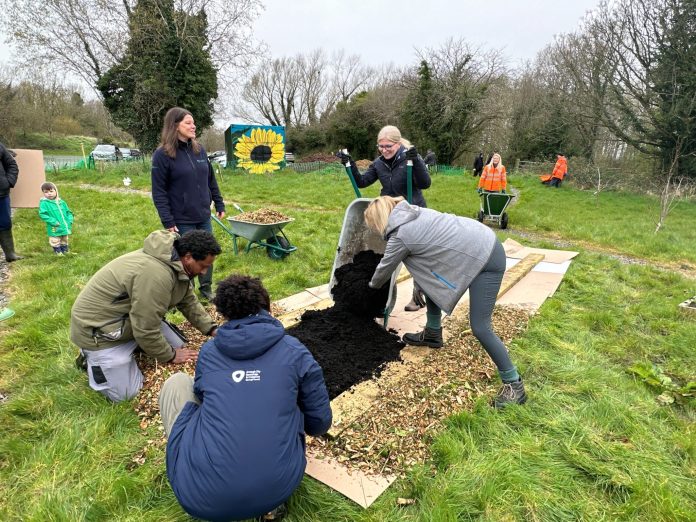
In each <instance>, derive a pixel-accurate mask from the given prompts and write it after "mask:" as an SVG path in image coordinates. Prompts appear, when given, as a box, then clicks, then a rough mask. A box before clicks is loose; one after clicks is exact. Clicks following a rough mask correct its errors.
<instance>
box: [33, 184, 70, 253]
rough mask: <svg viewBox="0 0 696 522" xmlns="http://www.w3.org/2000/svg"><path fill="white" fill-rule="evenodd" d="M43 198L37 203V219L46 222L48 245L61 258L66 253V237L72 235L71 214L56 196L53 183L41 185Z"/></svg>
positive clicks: (64, 203)
mask: <svg viewBox="0 0 696 522" xmlns="http://www.w3.org/2000/svg"><path fill="white" fill-rule="evenodd" d="M41 191H42V192H43V194H44V197H42V198H41V201H40V202H39V217H41V219H43V220H44V221H45V222H46V233H47V234H48V243H49V244H50V245H51V247H53V252H55V253H56V254H57V255H59V256H62V255H64V254H67V253H68V250H69V249H70V247H69V246H68V236H69V235H70V234H72V224H73V213H72V212H71V211H70V209H69V208H68V204H67V203H66V202H65V201H64V200H62V199H61V198H60V197H59V196H58V188H57V187H56V186H55V185H54V184H53V183H48V182H47V183H44V184H43V185H41Z"/></svg>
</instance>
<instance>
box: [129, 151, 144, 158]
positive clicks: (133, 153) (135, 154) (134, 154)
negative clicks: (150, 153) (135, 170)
mask: <svg viewBox="0 0 696 522" xmlns="http://www.w3.org/2000/svg"><path fill="white" fill-rule="evenodd" d="M130 155H131V158H142V157H143V153H142V152H140V149H131V150H130Z"/></svg>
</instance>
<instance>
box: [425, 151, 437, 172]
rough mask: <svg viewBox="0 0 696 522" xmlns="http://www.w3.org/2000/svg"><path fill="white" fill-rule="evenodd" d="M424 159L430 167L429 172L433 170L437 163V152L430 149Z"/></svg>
mask: <svg viewBox="0 0 696 522" xmlns="http://www.w3.org/2000/svg"><path fill="white" fill-rule="evenodd" d="M423 161H424V162H425V165H426V166H427V167H428V172H432V170H433V169H434V168H435V166H436V165H437V156H435V153H434V152H433V151H432V150H430V149H428V152H427V153H426V154H425V158H423Z"/></svg>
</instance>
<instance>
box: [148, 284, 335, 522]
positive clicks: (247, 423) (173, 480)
mask: <svg viewBox="0 0 696 522" xmlns="http://www.w3.org/2000/svg"><path fill="white" fill-rule="evenodd" d="M213 302H214V304H215V306H216V308H217V310H218V312H219V313H221V314H222V315H223V317H225V319H227V322H226V323H225V324H223V325H222V326H220V327H219V328H218V330H217V336H216V337H215V339H213V340H211V341H209V342H206V343H205V344H204V345H203V347H202V348H201V351H200V354H199V356H198V363H197V365H196V373H195V379H193V380H192V379H191V377H189V376H188V375H186V374H184V373H177V374H175V375H173V376H171V377H170V378H169V379H168V380H167V381H166V382H165V384H164V386H163V387H162V391H161V393H160V397H159V403H160V412H161V415H162V422H163V424H164V429H165V432H166V434H167V436H168V437H169V441H168V443H167V477H168V478H169V482H170V484H171V486H172V489H173V490H174V494H175V495H176V498H177V499H178V500H179V503H180V504H181V506H182V507H183V508H184V510H185V511H186V512H187V513H189V514H190V515H193V516H194V517H198V518H201V519H204V520H212V521H227V520H242V519H246V518H251V517H256V516H260V515H263V514H264V513H268V512H269V511H271V510H273V509H275V508H277V507H278V506H281V505H282V504H283V503H284V502H285V501H286V500H287V499H288V498H289V497H290V495H291V494H292V493H293V491H294V490H295V489H296V488H297V486H299V484H300V481H301V480H302V477H303V475H304V470H305V466H306V464H307V460H306V457H305V433H307V434H309V435H314V436H317V435H323V434H324V433H326V432H327V431H328V429H329V428H330V426H331V417H332V415H331V407H330V405H329V394H328V392H327V390H326V384H325V383H324V375H323V372H322V370H321V367H320V366H319V364H318V363H317V362H316V360H315V359H314V357H313V356H312V354H311V353H310V352H309V350H308V349H307V348H306V347H305V346H304V345H303V344H302V343H300V342H299V341H298V340H297V339H295V338H294V337H291V336H289V335H286V333H285V329H284V327H283V325H282V324H281V323H280V321H278V320H277V319H275V318H273V317H272V316H271V315H270V313H269V310H270V298H269V296H268V292H267V291H266V289H265V288H264V287H263V285H262V283H261V281H260V280H259V279H256V278H252V277H247V276H242V275H232V276H230V277H228V278H227V279H225V280H224V281H222V282H221V283H220V284H219V285H218V287H217V291H216V294H215V298H214V300H213Z"/></svg>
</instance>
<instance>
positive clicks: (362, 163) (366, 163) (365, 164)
mask: <svg viewBox="0 0 696 522" xmlns="http://www.w3.org/2000/svg"><path fill="white" fill-rule="evenodd" d="M355 165H356V167H358V169H360V170H367V169H368V168H369V167H370V165H372V161H370V160H368V159H361V160H358V161H356V162H355Z"/></svg>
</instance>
